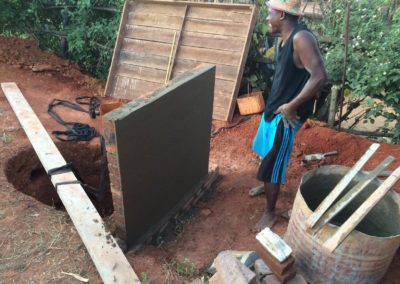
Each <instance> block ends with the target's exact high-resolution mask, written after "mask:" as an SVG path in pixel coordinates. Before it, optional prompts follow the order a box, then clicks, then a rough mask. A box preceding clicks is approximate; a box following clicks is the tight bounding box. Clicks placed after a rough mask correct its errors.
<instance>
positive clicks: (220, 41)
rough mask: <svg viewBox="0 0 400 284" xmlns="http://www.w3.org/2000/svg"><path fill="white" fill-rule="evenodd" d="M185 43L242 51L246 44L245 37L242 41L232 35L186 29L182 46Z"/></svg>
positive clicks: (193, 45) (185, 44)
mask: <svg viewBox="0 0 400 284" xmlns="http://www.w3.org/2000/svg"><path fill="white" fill-rule="evenodd" d="M183 45H184V46H192V47H202V48H207V49H214V50H228V51H236V52H241V51H242V50H243V46H244V39H243V40H242V41H240V40H238V39H237V37H232V36H225V35H212V34H205V33H198V32H188V31H184V32H183V34H182V46H183Z"/></svg>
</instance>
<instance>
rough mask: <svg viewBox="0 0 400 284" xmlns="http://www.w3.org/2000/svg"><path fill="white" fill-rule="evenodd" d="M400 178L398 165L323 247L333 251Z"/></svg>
mask: <svg viewBox="0 0 400 284" xmlns="http://www.w3.org/2000/svg"><path fill="white" fill-rule="evenodd" d="M399 179H400V167H398V168H397V169H396V170H395V171H394V172H393V173H392V174H391V175H390V176H389V177H388V178H387V179H386V180H385V181H384V182H383V183H382V184H381V185H380V186H379V187H378V189H377V190H375V191H374V193H372V194H371V196H370V197H368V199H367V200H366V201H365V202H364V203H363V204H361V206H360V207H359V208H358V209H357V210H356V211H355V212H354V213H353V214H352V215H351V216H350V217H349V219H347V221H346V222H344V223H343V225H342V226H341V227H340V228H339V229H338V230H337V231H336V233H335V234H334V235H333V236H332V237H330V238H329V239H328V240H327V241H326V242H325V243H324V247H325V248H327V249H328V250H329V251H330V252H333V251H334V250H335V249H336V248H337V247H338V245H340V244H341V242H343V241H344V239H346V237H347V236H348V235H349V234H350V233H351V232H352V231H353V230H354V228H355V227H357V225H358V224H359V223H360V222H361V221H362V220H363V219H364V217H365V216H366V215H367V214H368V213H369V212H370V211H371V210H372V208H374V206H375V205H376V204H377V203H378V202H379V201H380V200H381V199H382V198H383V197H385V195H386V193H387V192H388V191H389V190H390V189H391V188H392V186H393V185H394V184H395V183H396V182H397V181H398V180H399Z"/></svg>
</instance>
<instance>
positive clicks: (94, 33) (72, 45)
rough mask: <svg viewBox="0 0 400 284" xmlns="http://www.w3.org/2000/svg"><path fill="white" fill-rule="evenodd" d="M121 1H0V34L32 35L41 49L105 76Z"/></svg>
mask: <svg viewBox="0 0 400 284" xmlns="http://www.w3.org/2000/svg"><path fill="white" fill-rule="evenodd" d="M123 4H124V0H116V1H115V0H92V1H90V0H54V1H50V0H34V1H22V0H3V1H1V2H0V33H1V34H3V35H17V36H21V35H22V36H27V35H31V36H34V37H35V38H37V39H38V40H39V43H40V46H41V48H43V49H48V50H54V51H57V52H60V53H64V55H65V56H67V57H68V58H69V59H71V60H73V61H75V62H77V63H78V64H79V65H80V66H81V67H82V68H83V69H84V70H86V71H88V72H90V73H92V74H93V75H94V76H96V77H98V78H101V79H105V78H107V74H108V69H109V66H110V62H111V57H112V51H113V49H114V43H115V39H116V36H117V32H118V26H119V20H120V16H121V11H122V6H123ZM65 39H66V41H65ZM66 42H68V47H67V46H66Z"/></svg>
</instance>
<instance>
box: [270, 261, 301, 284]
mask: <svg viewBox="0 0 400 284" xmlns="http://www.w3.org/2000/svg"><path fill="white" fill-rule="evenodd" d="M296 272H297V271H296V267H295V266H294V265H293V266H292V268H290V269H289V270H288V271H286V272H285V273H283V274H274V275H275V276H276V278H278V280H279V281H280V282H281V283H283V284H285V283H288V281H289V280H291V279H293V277H295V276H296Z"/></svg>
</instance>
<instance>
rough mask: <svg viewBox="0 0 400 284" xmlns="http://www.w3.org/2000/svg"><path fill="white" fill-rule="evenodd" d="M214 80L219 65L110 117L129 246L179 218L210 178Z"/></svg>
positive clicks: (107, 117) (184, 77)
mask: <svg viewBox="0 0 400 284" xmlns="http://www.w3.org/2000/svg"><path fill="white" fill-rule="evenodd" d="M214 80H215V67H214V66H211V67H210V66H209V67H203V68H202V69H199V70H193V71H188V72H186V73H184V74H182V75H180V76H179V77H177V78H175V79H174V80H172V81H171V82H170V83H169V84H168V86H166V87H165V88H162V89H161V90H158V91H157V92H155V93H153V94H151V95H150V96H148V97H146V98H143V97H142V98H139V99H135V100H133V101H131V102H130V103H128V104H126V105H124V106H123V107H121V108H119V109H117V110H114V111H112V112H110V113H108V114H107V115H105V117H104V119H105V120H106V121H108V122H111V123H113V125H114V129H115V133H114V134H107V135H105V137H106V141H107V143H108V147H110V146H109V144H113V143H115V145H113V146H112V148H114V149H117V152H116V155H117V157H116V159H115V160H116V161H118V164H117V165H115V166H116V167H117V168H119V171H117V172H119V176H118V177H117V180H120V182H121V185H120V189H121V193H119V195H122V197H123V206H118V205H117V206H114V207H115V208H123V211H124V212H123V214H122V215H123V216H124V218H125V222H124V224H125V227H126V228H125V230H124V231H126V236H125V238H126V241H127V243H128V246H129V247H132V246H135V245H137V244H141V243H142V242H143V241H144V240H145V239H146V238H148V237H149V235H151V234H153V233H154V232H155V230H157V229H159V228H160V227H161V226H162V225H163V224H164V223H165V221H166V219H167V220H168V219H169V218H171V216H172V215H173V214H176V212H177V210H179V209H180V208H181V207H182V206H183V205H184V204H185V203H186V202H187V201H188V200H189V199H190V198H191V197H192V196H193V193H194V192H195V191H196V189H198V188H199V187H200V186H201V184H202V182H203V180H204V179H205V178H206V177H207V175H208V159H209V149H210V133H211V119H212V109H213V95H214ZM110 171H111V172H114V171H113V170H110ZM113 196H114V191H113Z"/></svg>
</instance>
